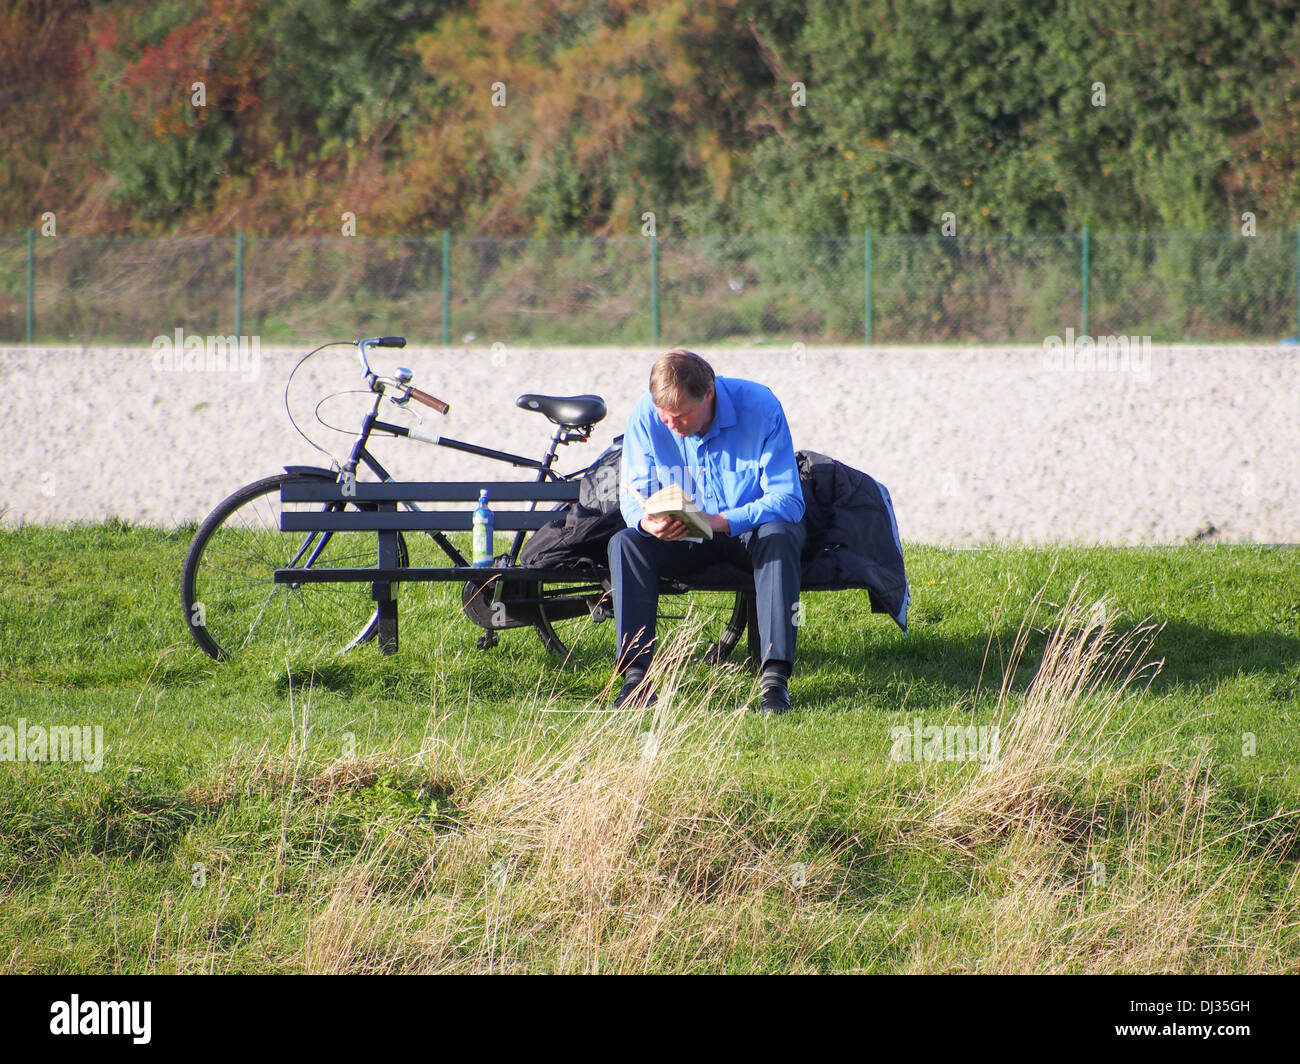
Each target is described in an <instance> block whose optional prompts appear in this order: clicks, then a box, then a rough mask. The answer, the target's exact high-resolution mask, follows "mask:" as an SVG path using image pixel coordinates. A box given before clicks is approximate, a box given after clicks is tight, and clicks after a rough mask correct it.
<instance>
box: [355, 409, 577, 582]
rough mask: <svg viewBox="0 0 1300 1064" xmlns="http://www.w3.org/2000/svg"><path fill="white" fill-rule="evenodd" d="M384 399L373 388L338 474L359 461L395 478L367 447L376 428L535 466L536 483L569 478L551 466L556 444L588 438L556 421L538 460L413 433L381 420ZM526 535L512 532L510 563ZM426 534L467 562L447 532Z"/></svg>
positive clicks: (459, 562)
mask: <svg viewBox="0 0 1300 1064" xmlns="http://www.w3.org/2000/svg"><path fill="white" fill-rule="evenodd" d="M383 399H384V392H383V389H382V388H380V389H376V392H375V400H374V402H373V403H372V404H371V406H370V410H369V412H368V413H367V414H366V416H365V418H364V419H363V420H362V422H361V431H360V433H359V434H358V436H357V438H356V440H355V441H353V444H352V448H351V450H350V451H349V453H348V460H347V461H346V462H344V463H343V466H342V468H341V470H340V473H339V475H340V477H341V478H347V477H353V478H355V477H356V474H357V469H358V468H359V467H360V466H361V465H365V467H366V468H368V469H369V470H370V471H371V472H372V473H374V475H375V476H376V477H378V478H379V479H380V480H381V481H383V482H387V481H391V480H393V479H394V478H393V476H392V474H390V473H389V472H388V470H386V469H385V468H384V467H383V465H382V464H381V463H380V462H379V460H378V459H377V458H376V457H375V456H374V455H373V454H371V453H370V451H369V450H368V449H367V447H366V444H367V443H369V442H370V436H371V433H373V432H375V431H379V432H382V433H385V434H387V435H390V436H395V437H402V436H405V437H410V438H415V439H418V440H421V441H422V442H427V443H432V444H435V445H437V446H439V447H447V448H450V449H452V450H456V451H464V452H465V453H467V454H473V455H478V456H479V457H481V458H490V459H492V460H493V461H497V462H505V463H508V464H509V465H513V466H519V467H521V468H524V469H535V470H537V483H541V482H542V481H545V480H547V479H550V480H568V479H569V478H568V477H567V476H562V475H560V474H559V473H556V472H555V470H553V469H552V468H551V466H552V464H553V463H554V461H555V457H556V453H557V449H558V448H559V446H560V444H562V443H568V442H570V438H571V436H576V437H578V438H579V439H583V440H585V439H587V436H586V435H585V434H583V433H580V432H572V431H571V430H567V429H566V428H565V427H564V426H563V425H557V426H556V427H555V431H554V432H553V433H552V434H551V442H550V445H549V446H548V447H547V449H546V454H545V456H544V457H543V458H542V460H541V461H537V460H536V459H532V458H524V457H523V456H522V455H517V454H511V453H510V452H508V451H498V450H495V449H493V448H491V447H482V446H480V445H478V444H476V443H466V442H464V441H463V440H453V439H450V438H448V437H446V436H430V435H426V434H423V433H421V434H420V435H418V436H414V437H412V433H411V429H409V428H407V427H406V426H405V425H394V424H392V423H391V422H387V421H382V420H380V417H379V406H380V404H381V403H382V402H383ZM407 505H408V506H409V507H410V508H411V509H413V510H418V509H419V508H420V507H419V506H417V505H416V504H415V503H408V504H407ZM536 508H537V504H536V503H535V502H534V503H530V504H529V509H530V510H534V509H536ZM525 535H526V533H525V532H524V531H523V530H520V531H518V532H516V533H515V539H514V543H513V545H512V546H511V548H510V553H509V555H508V557H509V564H510V565H512V566H513V565H515V564H517V563H518V561H519V552H520V551H521V550H522V549H523V545H524V537H525ZM429 536H430V537H431V538H432V539H433V541H434V542H435V543H437V544H438V546H439V547H440V548H441V549H442V551H443V553H444V554H446V555H447V557H448V558H449V559H450V560H451V562H452V563H453V564H454V565H469V562H468V561H467V560H466V558H465V556H464V555H463V554H461V552H460V551H459V550H457V549H456V545H455V544H454V543H452V542H451V540H449V539H448V538H447V537H446V535H444V534H443V533H442V532H429Z"/></svg>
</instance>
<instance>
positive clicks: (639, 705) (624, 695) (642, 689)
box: [614, 678, 659, 709]
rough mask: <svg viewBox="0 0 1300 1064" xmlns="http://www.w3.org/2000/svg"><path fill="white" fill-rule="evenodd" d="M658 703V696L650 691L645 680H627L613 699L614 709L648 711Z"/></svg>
mask: <svg viewBox="0 0 1300 1064" xmlns="http://www.w3.org/2000/svg"><path fill="white" fill-rule="evenodd" d="M658 701H659V696H658V695H657V694H655V693H654V691H652V690H650V685H649V684H648V683H646V682H645V679H644V678H642V679H638V680H627V681H625V682H624V684H623V686H622V687H620V688H619V691H618V697H617V698H615V699H614V708H615V709H622V708H624V706H626V707H627V708H628V709H649V708H650V707H651V706H653V705H654V704H655V703H656V702H658Z"/></svg>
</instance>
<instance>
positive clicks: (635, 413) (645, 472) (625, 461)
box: [618, 404, 654, 536]
mask: <svg viewBox="0 0 1300 1064" xmlns="http://www.w3.org/2000/svg"><path fill="white" fill-rule="evenodd" d="M640 415H641V406H640V404H638V405H637V406H636V407H634V408H633V410H632V413H631V414H629V415H628V419H627V425H626V426H625V427H624V429H623V456H622V458H621V459H620V461H619V489H618V490H619V495H618V504H619V509H620V510H622V511H623V520H624V522H626V524H627V527H628V528H635V529H636V530H637V531H638V532H640V533H641V535H643V536H649V535H650V533H649V532H647V531H646V530H645V529H644V528H642V527H641V518H642V517H644V516H645V510H644V509H642V507H641V503H640V502H639V501H637V497H636V495H634V494H633V493H632V492H631V491H630V490H629V486H630V487H632V488H635V489H636V490H637V491H639V492H640V493H641V495H642V496H643V497H646V496H649V495H650V483H651V480H652V478H653V474H654V450H653V447H652V445H651V442H650V436H649V433H648V432H647V431H646V426H645V424H644V421H643V419H642V417H641V416H640Z"/></svg>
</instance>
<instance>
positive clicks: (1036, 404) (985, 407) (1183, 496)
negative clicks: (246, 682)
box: [0, 345, 1300, 544]
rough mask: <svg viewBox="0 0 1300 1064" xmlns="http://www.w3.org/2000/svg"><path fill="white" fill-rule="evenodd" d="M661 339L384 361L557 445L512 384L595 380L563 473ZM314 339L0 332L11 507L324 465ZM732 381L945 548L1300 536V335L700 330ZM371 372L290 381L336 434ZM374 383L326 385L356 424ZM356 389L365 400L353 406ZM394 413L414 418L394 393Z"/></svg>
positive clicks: (585, 450)
mask: <svg viewBox="0 0 1300 1064" xmlns="http://www.w3.org/2000/svg"><path fill="white" fill-rule="evenodd" d="M657 353H658V352H657V351H654V350H650V349H647V348H550V349H524V348H507V349H505V350H504V351H499V352H498V353H497V355H496V357H495V361H494V356H493V354H492V353H491V352H490V351H488V350H487V349H484V348H476V349H463V348H461V349H455V348H453V349H444V348H433V347H413V348H407V349H406V350H404V351H400V352H398V351H381V352H377V353H376V354H377V357H376V360H375V361H376V364H377V365H384V366H388V367H391V366H395V365H397V364H399V363H400V364H403V365H407V366H410V367H411V368H413V369H414V370H415V384H416V385H417V386H419V387H422V388H424V389H425V390H426V391H429V392H432V393H433V394H434V395H437V396H439V397H441V398H443V399H446V400H447V401H448V402H450V403H451V413H450V415H449V416H447V417H441V416H438V415H436V414H433V413H431V412H425V419H426V426H434V427H436V431H438V432H440V433H442V434H444V435H446V436H450V437H453V438H456V439H461V440H468V441H472V442H476V443H483V444H487V445H489V446H495V447H498V448H501V449H504V450H507V451H513V452H516V453H519V454H523V455H528V456H531V457H540V456H541V454H542V452H543V449H544V447H545V445H546V441H547V438H548V435H549V429H550V425H549V423H548V422H547V421H546V420H545V419H544V418H543V417H541V416H540V415H538V414H535V413H529V412H525V411H522V410H519V409H517V408H516V407H515V405H514V400H515V397H516V396H517V395H519V394H520V393H522V392H527V391H534V392H544V393H550V394H557V395H567V394H578V393H584V392H593V393H596V394H598V395H601V396H603V397H604V398H605V401H606V403H607V404H608V407H609V416H608V418H607V419H606V420H605V421H604V422H603V423H602V424H601V425H600V426H599V427H598V431H597V434H596V435H595V436H594V437H593V439H592V441H591V443H589V444H587V445H585V446H571V447H568V448H565V449H563V450H562V451H561V468H562V469H574V468H577V467H579V466H581V465H585V464H587V463H588V462H590V461H592V460H594V459H595V457H596V456H597V455H598V454H599V452H600V450H601V449H602V448H603V447H604V446H605V445H606V444H607V443H608V442H609V440H610V439H611V438H612V437H613V436H614V435H616V434H617V433H618V432H621V431H622V425H623V420H624V418H625V417H626V415H627V412H628V410H629V409H630V408H631V405H632V403H633V402H634V401H635V399H636V398H637V396H638V395H639V394H640V393H641V392H643V391H644V389H645V387H646V381H647V378H648V375H649V369H650V365H651V363H652V362H653V360H654V357H655V355H656V354H657ZM301 354H302V351H300V350H294V351H290V350H285V349H276V348H266V349H263V350H262V351H261V352H260V359H259V360H258V362H257V364H256V365H249V366H247V367H246V371H245V372H242V373H241V372H231V371H229V370H227V371H225V372H221V371H216V370H211V371H198V370H190V371H188V372H187V371H175V370H159V369H158V368H156V367H155V364H154V361H155V360H154V357H153V356H154V353H153V352H152V351H151V350H150V349H148V348H140V349H126V348H86V349H75V348H35V349H29V348H24V347H10V348H0V382H2V383H3V395H4V399H3V403H4V406H5V408H6V409H5V410H4V411H3V414H2V415H0V444H2V445H3V448H4V453H5V455H6V459H7V460H6V462H5V463H4V470H3V473H0V508H7V510H6V511H5V513H4V516H3V524H4V525H5V526H6V527H13V526H14V525H16V524H18V523H22V522H40V523H62V522H69V521H84V520H90V521H94V520H100V519H102V518H104V517H106V516H110V515H115V516H120V517H123V518H126V519H128V520H130V521H134V522H142V523H149V524H157V525H164V526H171V525H175V524H177V523H180V522H184V521H192V520H197V519H200V518H201V517H203V515H204V514H205V513H207V511H208V510H210V509H211V508H212V507H213V506H214V505H215V504H216V503H217V502H218V501H219V500H220V499H221V498H223V497H224V496H225V495H226V494H228V493H229V492H231V491H233V490H234V489H235V488H237V487H238V486H240V485H241V484H243V483H245V482H247V481H249V480H253V479H256V478H258V477H261V476H264V475H267V474H269V473H273V472H276V471H278V470H279V468H280V467H281V466H282V465H283V464H285V463H315V464H320V463H322V462H323V463H324V464H326V465H328V460H327V459H324V457H323V456H322V455H320V454H319V453H318V452H315V451H313V450H312V448H311V447H310V446H309V445H308V444H307V443H306V442H305V441H304V440H303V439H302V438H301V437H300V436H299V435H298V434H297V433H296V432H295V431H294V430H293V428H292V427H291V425H290V423H289V421H288V418H287V417H286V416H285V411H284V405H283V394H284V386H285V380H286V377H287V375H288V372H289V370H290V368H291V367H292V366H293V363H294V362H295V361H296V360H297V359H298V358H299V357H300V356H301ZM701 354H703V355H705V357H706V358H708V359H709V360H710V361H711V362H712V364H713V366H714V368H715V369H716V370H717V371H718V372H719V373H722V374H725V375H729V376H740V377H749V378H751V379H754V380H759V381H762V382H763V383H765V384H767V385H769V386H770V387H771V388H772V389H773V390H774V391H775V392H776V394H777V395H778V396H779V397H780V399H781V401H782V403H783V404H784V406H785V410H786V413H787V415H788V417H789V419H790V424H791V429H792V432H793V435H794V441H795V446H796V447H798V448H808V449H811V450H817V451H822V452H824V453H826V454H830V455H832V456H833V457H835V458H839V459H841V460H843V461H845V462H847V463H848V464H850V465H853V466H856V467H858V468H859V469H863V470H866V471H867V472H869V473H871V474H872V475H873V476H875V477H876V478H877V479H879V480H880V481H882V482H883V483H884V484H886V485H887V486H888V487H889V489H890V491H891V493H892V494H893V497H894V501H895V505H896V507H897V511H898V520H899V526H900V530H901V532H902V534H903V537H904V539H907V540H912V541H920V542H930V543H945V544H984V543H991V542H1017V543H1050V542H1071V543H1085V544H1092V543H1108V544H1158V543H1178V542H1184V541H1186V540H1188V539H1190V538H1192V537H1196V536H1198V534H1199V535H1200V536H1201V537H1202V538H1209V539H1213V540H1217V541H1220V542H1272V543H1278V542H1289V543H1297V542H1300V503H1298V502H1297V500H1298V499H1300V352H1298V351H1297V349H1296V348H1275V347H1194V346H1182V345H1176V346H1166V345H1156V346H1154V347H1153V348H1152V349H1151V351H1150V360H1149V364H1148V363H1147V362H1146V360H1145V359H1142V360H1134V361H1133V362H1132V363H1131V364H1128V365H1127V366H1118V367H1115V368H1108V367H1105V366H1103V367H1102V368H1100V369H1091V370H1090V369H1087V368H1086V367H1085V366H1078V365H1073V364H1069V363H1067V367H1068V368H1066V369H1061V368H1059V363H1058V365H1055V366H1054V365H1052V364H1050V359H1049V358H1048V356H1047V355H1046V354H1045V353H1044V351H1043V350H1042V349H1041V348H1037V347H1018V348H965V349H960V348H918V347H890V348H874V349H873V348H809V349H807V350H806V351H802V350H792V349H789V348H775V347H764V348H755V349H746V350H740V349H727V348H719V349H709V348H703V349H701ZM360 386H361V378H360V373H359V369H358V365H357V361H356V355H355V352H354V351H353V350H352V349H350V348H332V349H329V350H327V351H325V352H322V353H321V354H320V355H317V356H316V357H315V358H314V359H312V360H311V361H309V362H308V363H307V365H306V366H305V367H304V368H303V370H302V371H300V372H299V374H298V375H297V377H296V378H295V379H294V384H293V390H292V393H291V400H292V402H293V407H294V411H295V413H296V414H297V415H298V416H299V420H300V423H301V424H302V425H303V426H304V428H306V429H307V430H308V432H309V433H310V434H311V435H313V436H314V438H316V439H317V440H318V441H320V442H325V443H327V445H328V446H329V447H330V448H331V449H332V450H333V451H334V453H340V452H342V451H343V450H344V449H345V447H346V444H347V440H346V438H345V437H344V436H342V435H340V434H338V433H329V432H326V431H325V430H324V429H322V428H321V427H320V426H319V425H317V423H316V422H315V419H314V418H313V416H312V407H313V406H314V404H315V403H316V401H317V400H318V399H319V398H320V397H322V396H323V395H325V394H326V393H327V392H330V391H332V390H335V389H338V388H357V387H360ZM361 402H364V399H363V397H359V396H353V397H351V399H341V400H335V401H332V402H331V403H330V404H327V406H326V408H325V412H326V413H327V415H328V416H330V417H331V418H332V420H334V421H335V422H336V423H340V424H345V425H347V426H349V427H350V426H353V425H355V424H356V423H357V421H358V417H357V414H356V411H357V410H358V409H359V406H358V405H357V404H358V403H361ZM349 404H350V405H349ZM388 409H389V411H390V412H391V414H392V416H393V419H394V420H401V419H402V418H405V417H407V416H408V415H405V414H403V413H401V412H399V411H397V410H396V408H394V407H389V408H388ZM375 449H376V452H377V453H378V455H379V457H380V459H381V461H383V462H385V464H387V465H388V466H389V468H390V470H391V471H392V472H393V473H395V474H396V475H397V476H399V477H402V478H414V479H428V480H437V479H479V478H484V477H486V478H492V479H511V478H512V477H513V476H515V475H516V474H515V472H514V471H513V470H511V469H510V468H509V467H506V466H500V465H497V464H494V463H491V462H486V461H484V460H481V459H475V458H472V457H470V456H467V455H464V454H459V453H457V452H454V451H450V450H445V449H441V448H436V447H430V446H426V445H423V444H418V443H411V442H409V441H391V440H386V441H381V442H379V443H378V444H377V445H376V448H375Z"/></svg>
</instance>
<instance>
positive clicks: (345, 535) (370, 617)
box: [181, 473, 410, 660]
mask: <svg viewBox="0 0 1300 1064" xmlns="http://www.w3.org/2000/svg"><path fill="white" fill-rule="evenodd" d="M295 481H321V482H326V483H328V482H330V478H326V477H321V476H312V475H311V474H303V473H278V474H276V475H275V476H270V477H266V478H264V479H262V480H258V481H255V482H254V483H252V484H248V485H246V486H245V487H242V488H240V489H239V490H238V491H236V492H235V493H234V494H233V495H231V496H230V497H229V498H227V499H226V500H225V501H223V502H222V503H220V504H219V505H218V506H217V508H216V509H215V510H213V511H212V513H210V514H209V515H208V516H207V518H206V519H205V520H204V521H203V524H201V525H200V526H199V530H198V532H197V533H196V534H195V536H194V539H193V541H192V542H191V543H190V549H189V552H188V553H187V554H186V556H185V565H184V568H183V570H182V574H181V602H182V604H183V605H184V608H185V623H186V625H187V626H188V627H189V630H190V634H191V635H192V636H193V637H194V640H195V642H197V643H198V645H199V646H200V647H201V648H202V650H203V651H204V653H206V654H208V655H209V656H211V657H213V658H216V659H218V660H221V659H224V658H229V657H231V656H232V655H235V654H243V653H251V652H259V651H263V652H265V651H270V652H274V653H276V654H283V653H297V652H302V651H308V652H311V653H313V654H315V653H320V652H324V653H341V652H343V651H345V650H350V649H351V648H352V647H354V646H356V645H357V644H358V643H362V642H364V641H366V640H368V639H370V638H372V637H373V636H374V634H375V632H376V630H377V628H378V611H377V608H376V606H375V603H374V601H373V600H372V598H371V595H370V585H369V584H364V583H360V584H340V583H301V584H277V583H275V582H274V580H273V575H274V573H275V570H276V569H289V568H297V567H309V566H312V565H321V566H327V567H330V568H335V567H339V566H364V567H372V566H374V565H376V564H377V561H378V549H379V548H378V537H377V536H376V535H375V534H374V533H373V532H334V533H329V534H325V535H323V534H320V533H309V532H282V531H280V512H281V503H280V488H281V486H282V485H284V484H286V483H291V482H295ZM349 505H350V506H355V505H357V504H349ZM331 507H335V508H337V504H331V503H297V504H295V503H289V504H286V508H288V509H303V508H322V509H330V508H331ZM409 563H410V556H409V554H408V553H407V548H406V540H405V537H403V536H399V537H398V564H399V565H402V566H405V565H408V564H409Z"/></svg>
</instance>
